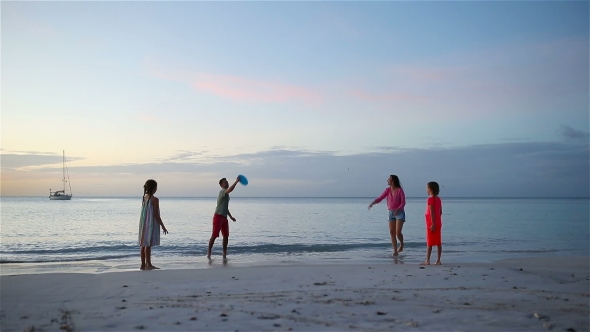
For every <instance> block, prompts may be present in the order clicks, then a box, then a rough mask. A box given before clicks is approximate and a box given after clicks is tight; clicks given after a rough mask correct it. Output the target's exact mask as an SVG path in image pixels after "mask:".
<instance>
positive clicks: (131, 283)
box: [0, 257, 590, 331]
mask: <svg viewBox="0 0 590 332" xmlns="http://www.w3.org/2000/svg"><path fill="white" fill-rule="evenodd" d="M588 261H589V260H588V257H546V258H540V257H536V258H522V259H509V260H502V261H498V262H494V263H470V264H456V263H453V264H448V265H443V266H426V267H421V266H419V265H416V264H393V262H383V263H377V264H349V263H343V264H328V265H299V266H250V267H235V266H231V264H228V265H227V266H223V264H222V263H221V259H219V258H218V259H217V260H214V261H213V263H212V268H208V269H182V270H158V271H143V272H142V271H136V272H114V273H99V274H85V273H48V274H35V275H12V276H11V275H4V276H2V277H0V283H1V304H2V308H1V314H0V318H1V321H2V323H1V326H0V327H1V330H2V331H23V330H28V331H33V330H34V331H51V330H60V329H61V330H65V331H104V330H108V331H136V330H151V331H154V330H157V331H188V330H201V331H214V330H225V331H237V330H239V331H253V330H255V331H261V330H264V331H269V330H274V331H289V330H294V331H298V330H303V331H318V330H329V331H343V330H354V331H384V330H387V331H400V330H403V331H413V330H415V331H421V330H425V331H426V330H429V331H481V330H492V331H517V330H518V331H542V330H555V331H587V330H588V329H589V328H590V326H589V318H588V317H589V314H590V312H589V300H590V298H589V285H590V281H589V279H590V273H589V263H588ZM443 262H444V261H443Z"/></svg>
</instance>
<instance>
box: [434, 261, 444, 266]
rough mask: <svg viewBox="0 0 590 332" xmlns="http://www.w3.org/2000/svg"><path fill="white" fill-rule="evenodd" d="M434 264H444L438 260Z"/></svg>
mask: <svg viewBox="0 0 590 332" xmlns="http://www.w3.org/2000/svg"><path fill="white" fill-rule="evenodd" d="M434 265H442V264H441V263H440V261H436V263H434Z"/></svg>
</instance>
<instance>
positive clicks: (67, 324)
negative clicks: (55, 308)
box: [59, 310, 74, 332]
mask: <svg viewBox="0 0 590 332" xmlns="http://www.w3.org/2000/svg"><path fill="white" fill-rule="evenodd" d="M61 313H62V315H61V323H60V324H61V326H60V327H59V329H60V330H64V331H67V332H71V331H73V330H74V323H73V322H72V316H71V314H70V312H69V311H67V310H65V311H64V310H62V311H61Z"/></svg>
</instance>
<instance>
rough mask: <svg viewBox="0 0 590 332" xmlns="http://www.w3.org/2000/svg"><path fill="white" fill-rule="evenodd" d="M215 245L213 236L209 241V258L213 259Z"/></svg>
mask: <svg viewBox="0 0 590 332" xmlns="http://www.w3.org/2000/svg"><path fill="white" fill-rule="evenodd" d="M213 243H215V237H214V236H212V237H211V238H210V239H209V249H208V250H207V258H209V259H210V258H211V250H213Z"/></svg>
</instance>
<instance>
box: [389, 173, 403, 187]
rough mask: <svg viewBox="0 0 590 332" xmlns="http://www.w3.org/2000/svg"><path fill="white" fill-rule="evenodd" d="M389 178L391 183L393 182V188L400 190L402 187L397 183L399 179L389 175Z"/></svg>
mask: <svg viewBox="0 0 590 332" xmlns="http://www.w3.org/2000/svg"><path fill="white" fill-rule="evenodd" d="M389 177H390V178H391V181H392V182H393V186H394V187H395V188H401V187H402V184H401V183H400V182H399V178H398V177H397V175H393V174H391V175H390V176H389Z"/></svg>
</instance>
